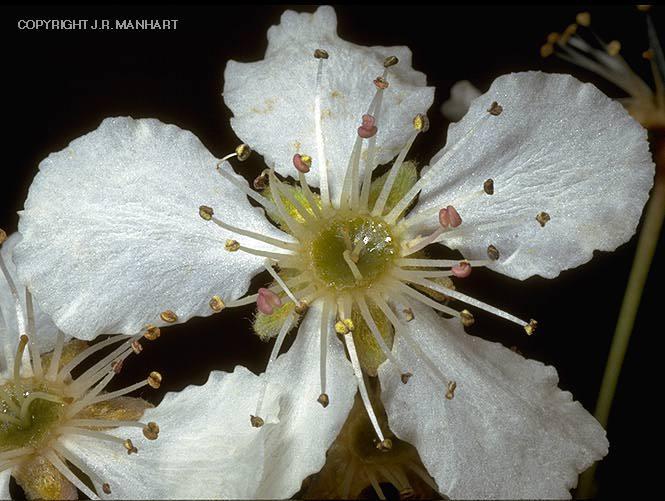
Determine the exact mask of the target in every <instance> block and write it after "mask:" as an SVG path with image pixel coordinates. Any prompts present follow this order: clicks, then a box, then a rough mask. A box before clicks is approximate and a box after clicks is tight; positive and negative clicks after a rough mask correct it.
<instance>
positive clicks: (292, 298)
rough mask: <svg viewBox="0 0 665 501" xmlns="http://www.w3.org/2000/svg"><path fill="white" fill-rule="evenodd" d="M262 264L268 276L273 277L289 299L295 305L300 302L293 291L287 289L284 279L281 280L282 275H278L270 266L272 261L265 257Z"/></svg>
mask: <svg viewBox="0 0 665 501" xmlns="http://www.w3.org/2000/svg"><path fill="white" fill-rule="evenodd" d="M263 265H264V266H265V269H266V270H267V271H268V273H270V276H272V278H274V279H275V282H277V284H278V285H279V286H280V287H281V288H282V290H283V291H284V293H285V294H286V295H287V296H288V297H289V299H291V301H293V302H294V303H295V304H296V305H298V304H300V300H299V299H298V298H297V297H296V296H295V295H294V294H293V292H291V289H289V287H288V286H287V285H286V283H285V282H284V280H282V277H280V276H279V274H278V273H277V272H276V271H275V269H274V268H273V267H272V262H271V261H270V260H269V259H267V260H266V262H265V263H264V264H263Z"/></svg>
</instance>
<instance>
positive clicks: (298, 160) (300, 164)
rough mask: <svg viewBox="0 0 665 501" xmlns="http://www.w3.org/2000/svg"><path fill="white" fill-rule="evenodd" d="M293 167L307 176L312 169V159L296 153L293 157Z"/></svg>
mask: <svg viewBox="0 0 665 501" xmlns="http://www.w3.org/2000/svg"><path fill="white" fill-rule="evenodd" d="M293 166H294V167H295V168H296V170H297V171H298V172H300V173H302V174H307V173H308V172H309V170H310V168H311V167H312V157H310V156H308V155H301V154H300V153H296V154H295V155H293Z"/></svg>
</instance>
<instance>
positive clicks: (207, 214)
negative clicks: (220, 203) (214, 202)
mask: <svg viewBox="0 0 665 501" xmlns="http://www.w3.org/2000/svg"><path fill="white" fill-rule="evenodd" d="M214 215H215V211H213V210H212V207H208V206H207V205H202V206H201V207H199V216H201V219H204V220H206V221H210V220H211V219H212V216H214Z"/></svg>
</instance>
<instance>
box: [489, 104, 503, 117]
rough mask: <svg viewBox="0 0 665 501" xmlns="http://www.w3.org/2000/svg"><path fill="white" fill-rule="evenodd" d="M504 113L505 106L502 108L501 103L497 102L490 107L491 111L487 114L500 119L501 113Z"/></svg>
mask: <svg viewBox="0 0 665 501" xmlns="http://www.w3.org/2000/svg"><path fill="white" fill-rule="evenodd" d="M502 111H503V106H501V105H500V104H499V103H497V102H496V101H494V102H493V103H492V104H491V105H490V107H489V109H488V110H487V112H488V113H489V114H490V115H492V116H495V117H498V116H499V115H501V112H502Z"/></svg>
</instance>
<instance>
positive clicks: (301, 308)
mask: <svg viewBox="0 0 665 501" xmlns="http://www.w3.org/2000/svg"><path fill="white" fill-rule="evenodd" d="M308 309H309V303H307V301H305V300H304V299H302V300H300V301H299V302H298V304H297V305H296V307H295V308H294V311H295V312H296V313H297V314H298V315H303V314H304V313H306V312H307V310H308Z"/></svg>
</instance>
